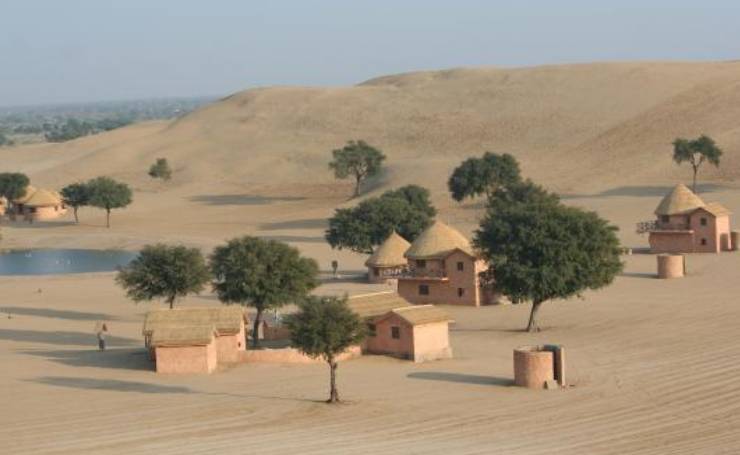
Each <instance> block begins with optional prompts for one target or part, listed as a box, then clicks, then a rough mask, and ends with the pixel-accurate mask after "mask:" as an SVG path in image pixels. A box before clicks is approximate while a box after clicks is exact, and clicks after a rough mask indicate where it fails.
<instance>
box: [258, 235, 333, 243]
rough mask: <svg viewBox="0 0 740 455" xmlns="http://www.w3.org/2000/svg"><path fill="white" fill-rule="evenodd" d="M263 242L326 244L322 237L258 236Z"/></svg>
mask: <svg viewBox="0 0 740 455" xmlns="http://www.w3.org/2000/svg"><path fill="white" fill-rule="evenodd" d="M258 237H259V238H261V239H265V240H275V241H278V242H296V243H326V240H325V239H324V238H323V237H311V236H302V235H258Z"/></svg>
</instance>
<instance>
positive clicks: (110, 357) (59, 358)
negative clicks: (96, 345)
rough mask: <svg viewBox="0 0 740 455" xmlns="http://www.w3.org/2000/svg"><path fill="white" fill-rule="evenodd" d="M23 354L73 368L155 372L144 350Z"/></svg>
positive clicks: (83, 350) (64, 351) (30, 352)
mask: <svg viewBox="0 0 740 455" xmlns="http://www.w3.org/2000/svg"><path fill="white" fill-rule="evenodd" d="M21 353H23V354H27V355H32V356H36V357H43V358H45V359H48V360H52V361H54V362H57V363H61V364H63V365H68V366H72V367H94V368H111V369H117V370H139V371H154V362H152V361H151V360H149V353H148V352H147V351H146V349H143V348H133V349H108V350H106V351H99V350H97V349H92V348H91V349H80V350H70V349H66V350H54V351H35V350H34V351H31V350H27V351H21Z"/></svg>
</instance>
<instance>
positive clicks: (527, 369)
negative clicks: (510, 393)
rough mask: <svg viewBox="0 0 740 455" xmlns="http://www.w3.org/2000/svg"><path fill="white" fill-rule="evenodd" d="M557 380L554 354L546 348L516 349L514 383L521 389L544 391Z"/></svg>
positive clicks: (523, 347)
mask: <svg viewBox="0 0 740 455" xmlns="http://www.w3.org/2000/svg"><path fill="white" fill-rule="evenodd" d="M553 379H555V372H554V362H553V353H552V352H551V351H547V350H545V347H544V346H521V347H518V348H516V349H514V383H515V384H516V385H518V386H520V387H527V388H530V389H542V388H544V386H545V382H546V381H551V380H553Z"/></svg>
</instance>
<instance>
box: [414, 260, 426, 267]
mask: <svg viewBox="0 0 740 455" xmlns="http://www.w3.org/2000/svg"><path fill="white" fill-rule="evenodd" d="M416 266H417V267H419V268H420V269H423V268H425V267H426V266H427V261H425V260H424V259H417V260H416Z"/></svg>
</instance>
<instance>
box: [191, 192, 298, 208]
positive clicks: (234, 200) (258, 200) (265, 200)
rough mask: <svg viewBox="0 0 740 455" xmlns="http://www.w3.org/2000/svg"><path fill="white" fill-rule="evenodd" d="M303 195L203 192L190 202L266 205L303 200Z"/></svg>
mask: <svg viewBox="0 0 740 455" xmlns="http://www.w3.org/2000/svg"><path fill="white" fill-rule="evenodd" d="M303 200H306V198H305V197H298V196H293V197H291V196H288V197H269V196H255V195H248V194H204V195H200V196H193V197H191V198H190V201H191V202H197V203H199V204H205V205H268V204H272V203H275V202H292V201H303Z"/></svg>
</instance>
